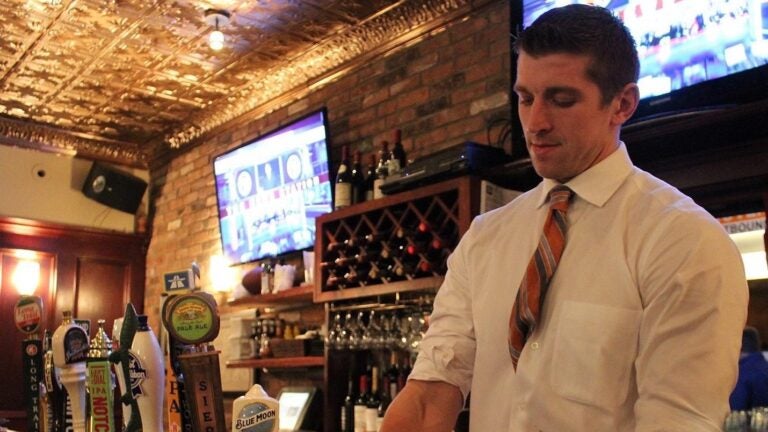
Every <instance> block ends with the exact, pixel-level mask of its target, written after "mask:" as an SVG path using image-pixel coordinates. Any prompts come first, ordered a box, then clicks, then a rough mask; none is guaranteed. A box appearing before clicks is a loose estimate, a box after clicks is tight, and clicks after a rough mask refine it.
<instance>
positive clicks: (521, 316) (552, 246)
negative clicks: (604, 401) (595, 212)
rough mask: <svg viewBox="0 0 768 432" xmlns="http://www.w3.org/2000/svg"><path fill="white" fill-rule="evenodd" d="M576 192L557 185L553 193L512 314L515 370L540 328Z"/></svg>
mask: <svg viewBox="0 0 768 432" xmlns="http://www.w3.org/2000/svg"><path fill="white" fill-rule="evenodd" d="M572 195H573V191H571V190H570V189H569V188H568V187H567V186H563V185H558V186H555V187H554V188H552V190H551V191H550V192H549V214H548V215H547V220H546V221H545V222H544V231H543V232H542V234H541V238H540V239H539V246H538V247H537V248H536V251H535V252H534V253H533V256H532V257H531V261H530V262H529V263H528V267H527V268H526V270H525V276H524V277H523V281H522V282H521V283H520V289H519V290H518V291H517V298H516V299H515V304H514V306H512V314H511V315H510V317H509V355H510V356H511V357H512V365H513V366H514V367H515V369H517V361H518V360H519V359H520V353H521V352H522V351H523V346H525V341H527V340H528V337H529V336H530V335H531V334H533V331H534V330H535V329H536V322H537V321H538V320H539V316H540V313H541V308H542V306H543V305H544V297H545V296H546V294H547V287H548V286H549V281H550V280H551V279H552V275H553V274H554V273H555V269H556V268H557V263H558V262H559V261H560V257H561V256H562V254H563V249H564V248H565V233H566V230H567V225H566V220H565V214H566V212H567V211H568V204H569V202H570V199H571V196H572Z"/></svg>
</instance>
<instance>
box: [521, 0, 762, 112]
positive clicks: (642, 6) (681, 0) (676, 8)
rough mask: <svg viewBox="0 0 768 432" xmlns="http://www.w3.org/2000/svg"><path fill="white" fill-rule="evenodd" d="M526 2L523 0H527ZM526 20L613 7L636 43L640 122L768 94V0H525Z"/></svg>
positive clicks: (527, 21) (523, 8) (721, 105)
mask: <svg viewBox="0 0 768 432" xmlns="http://www.w3.org/2000/svg"><path fill="white" fill-rule="evenodd" d="M520 1H521V2H520ZM513 3H516V5H515V7H516V8H520V10H516V9H514V8H513V11H512V14H513V18H512V19H513V21H514V20H515V18H514V17H515V16H517V17H518V19H521V22H522V25H523V27H525V26H528V25H530V24H531V23H532V22H533V21H534V20H535V19H536V18H537V17H538V16H539V15H541V14H542V13H544V12H545V11H547V10H548V9H550V8H553V7H557V6H564V5H566V4H572V3H586V4H597V5H600V6H604V7H607V8H608V9H610V10H612V11H613V13H614V14H615V15H616V16H618V17H619V18H621V19H622V20H623V21H624V23H625V24H626V25H627V27H628V28H629V30H630V32H631V33H632V35H633V37H634V38H635V42H636V43H637V49H638V54H639V57H640V68H641V71H640V79H639V82H638V84H639V87H640V96H641V98H642V99H641V102H640V106H639V107H638V110H637V112H636V113H635V116H634V118H633V120H634V121H638V120H643V119H648V118H653V117H659V116H661V115H673V114H685V113H687V112H692V111H693V112H695V111H700V110H708V109H717V108H720V107H723V106H730V105H736V104H741V103H747V102H754V101H756V100H759V99H764V98H766V97H768V0H591V1H587V0H578V1H575V0H518V2H513Z"/></svg>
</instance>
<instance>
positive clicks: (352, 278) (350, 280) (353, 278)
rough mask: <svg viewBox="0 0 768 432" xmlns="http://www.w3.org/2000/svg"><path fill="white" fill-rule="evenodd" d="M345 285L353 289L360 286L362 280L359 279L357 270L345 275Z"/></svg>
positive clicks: (350, 270)
mask: <svg viewBox="0 0 768 432" xmlns="http://www.w3.org/2000/svg"><path fill="white" fill-rule="evenodd" d="M344 284H345V286H347V287H351V288H354V287H356V286H360V278H358V277H357V270H355V269H352V268H351V269H349V271H347V272H346V273H344Z"/></svg>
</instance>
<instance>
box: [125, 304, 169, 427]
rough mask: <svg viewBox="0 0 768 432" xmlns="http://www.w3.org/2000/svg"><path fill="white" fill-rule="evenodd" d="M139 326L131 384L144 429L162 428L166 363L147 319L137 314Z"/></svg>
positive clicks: (133, 355) (134, 348)
mask: <svg viewBox="0 0 768 432" xmlns="http://www.w3.org/2000/svg"><path fill="white" fill-rule="evenodd" d="M138 320H139V326H138V328H137V329H136V335H135V336H134V337H133V344H131V350H130V355H131V359H132V362H131V377H130V382H131V388H132V389H133V394H134V398H135V399H136V402H137V403H138V405H139V414H140V416H141V425H142V430H143V431H144V432H161V431H162V430H163V397H164V396H165V364H164V361H163V350H162V349H160V344H159V343H158V341H157V337H156V336H155V333H154V332H153V331H152V329H151V328H150V327H149V324H148V323H147V316H146V315H139V316H138Z"/></svg>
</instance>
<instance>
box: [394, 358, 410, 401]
mask: <svg viewBox="0 0 768 432" xmlns="http://www.w3.org/2000/svg"><path fill="white" fill-rule="evenodd" d="M410 374H411V356H410V354H409V355H406V356H405V358H404V359H403V366H402V367H401V368H400V374H398V376H397V391H398V392H400V391H403V387H405V383H406V381H408V375H410Z"/></svg>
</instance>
